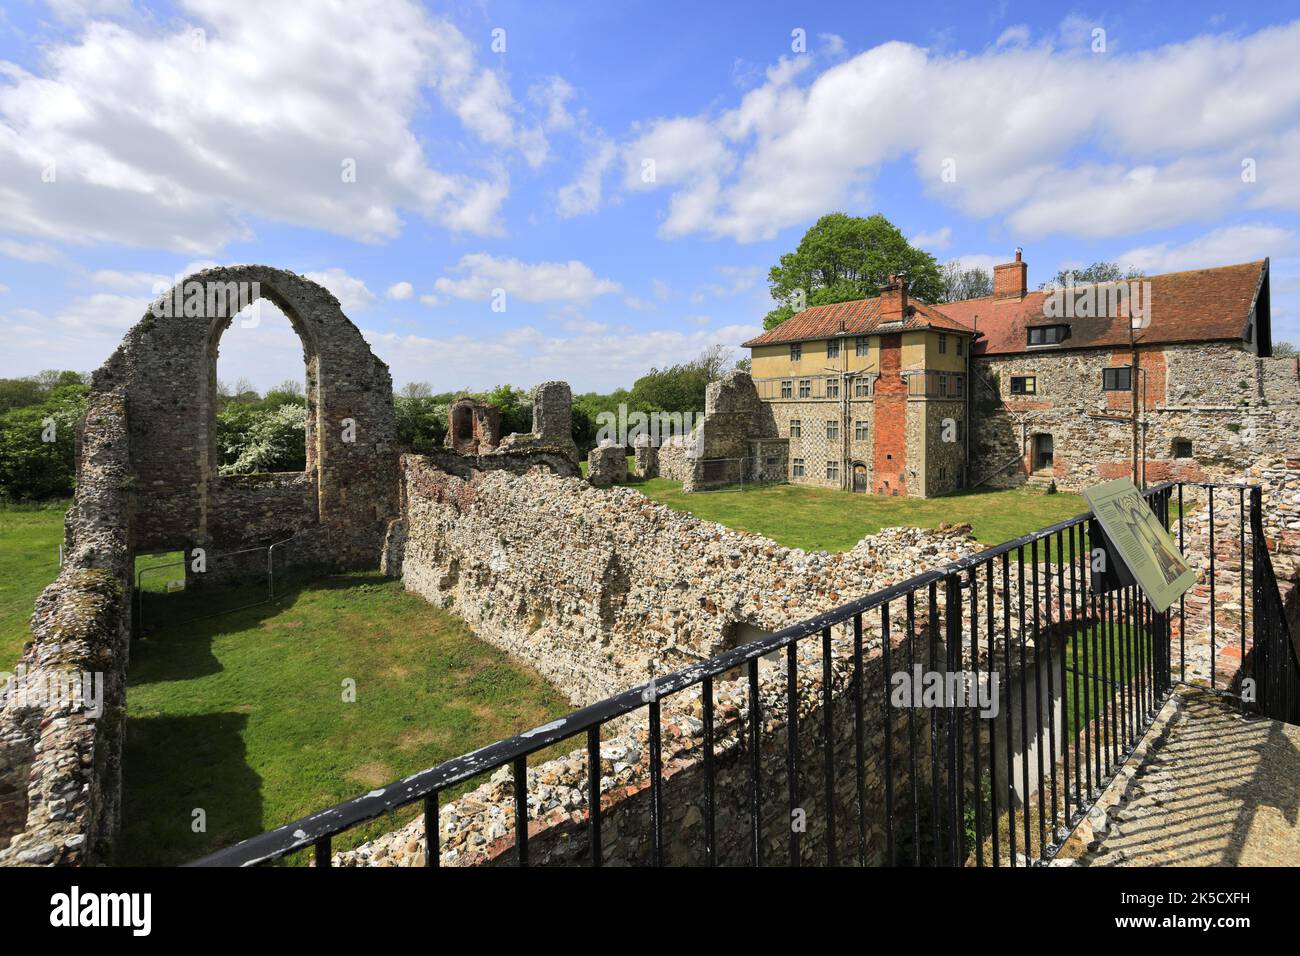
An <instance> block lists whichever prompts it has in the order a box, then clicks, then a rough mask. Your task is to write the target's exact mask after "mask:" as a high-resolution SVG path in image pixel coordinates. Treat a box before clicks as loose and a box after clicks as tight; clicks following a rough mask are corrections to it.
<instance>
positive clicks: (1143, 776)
mask: <svg viewBox="0 0 1300 956" xmlns="http://www.w3.org/2000/svg"><path fill="white" fill-rule="evenodd" d="M1162 725H1163V726H1162ZM1152 733H1153V734H1155V735H1156V736H1155V738H1154V739H1152V738H1150V737H1148V746H1146V747H1144V748H1142V750H1141V751H1140V752H1138V753H1136V754H1134V760H1133V762H1132V764H1131V766H1130V767H1129V768H1128V772H1127V773H1121V774H1120V775H1119V777H1118V778H1117V779H1116V781H1115V783H1113V784H1112V785H1111V789H1110V790H1109V791H1108V792H1107V793H1106V794H1105V795H1104V796H1103V798H1102V800H1100V801H1098V807H1097V808H1094V810H1093V813H1092V814H1090V817H1089V820H1088V821H1087V822H1086V823H1085V825H1084V830H1085V833H1082V834H1080V835H1079V836H1081V837H1083V839H1085V840H1086V841H1087V845H1086V849H1085V848H1084V847H1079V849H1080V850H1081V851H1082V852H1081V854H1080V856H1079V858H1078V859H1077V861H1076V865H1083V866H1300V727H1297V726H1292V725H1290V724H1283V723H1278V722H1277V721H1272V720H1266V719H1261V718H1254V717H1251V718H1243V717H1242V716H1241V715H1240V713H1239V712H1238V710H1237V707H1236V706H1235V705H1234V704H1233V703H1232V702H1230V701H1227V700H1225V699H1224V698H1221V697H1218V696H1217V695H1214V694H1211V693H1209V692H1207V691H1204V690H1200V689H1196V688H1181V689H1180V690H1179V691H1178V692H1177V693H1176V694H1175V695H1174V696H1173V697H1172V698H1171V699H1170V701H1169V702H1168V703H1167V704H1166V705H1165V709H1164V710H1162V712H1161V715H1160V718H1159V720H1158V721H1157V726H1156V727H1155V728H1153V730H1152ZM1076 845H1077V844H1076ZM1071 855H1072V854H1071ZM1061 862H1062V863H1064V862H1065V861H1064V860H1062V861H1061Z"/></svg>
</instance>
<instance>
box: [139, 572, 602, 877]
mask: <svg viewBox="0 0 1300 956" xmlns="http://www.w3.org/2000/svg"><path fill="white" fill-rule="evenodd" d="M146 600H147V601H148V605H147V607H146V611H147V612H149V613H150V614H151V617H152V620H153V621H154V622H156V623H157V624H158V625H159V627H158V629H157V630H155V631H153V632H151V634H150V636H149V637H148V639H146V640H137V641H135V642H134V644H133V647H132V649H131V669H130V675H129V684H128V691H127V704H128V719H127V743H126V753H125V780H124V806H123V812H122V823H123V825H122V835H121V838H120V840H119V841H118V847H119V849H118V855H117V860H116V862H117V863H125V864H171V863H180V862H183V861H186V860H191V859H194V858H196V857H198V856H201V855H203V854H204V853H207V852H210V851H212V850H215V849H218V848H220V847H223V846H227V845H230V844H232V843H235V842H237V841H238V840H241V839H243V838H245V837H248V836H252V835H253V834H256V833H258V832H261V831H263V830H267V829H271V828H273V827H276V826H279V825H281V824H283V823H288V822H289V821H291V820H294V819H297V818H298V817H301V816H305V815H307V814H309V813H313V812H315V811H318V810H323V809H325V808H326V807H329V806H331V805H333V804H336V803H340V802H342V801H345V800H348V799H351V798H353V797H356V796H358V795H360V794H362V793H365V792H366V791H367V790H369V789H372V788H375V787H379V786H383V785H385V784H388V783H391V782H393V781H395V780H398V779H399V778H401V777H403V776H406V775H409V774H411V773H414V772H415V771H418V770H422V769H424V768H426V767H430V766H433V765H434V764H437V763H439V762H441V761H443V760H446V759H448V758H451V757H455V756H459V755H460V754H462V753H465V752H467V751H470V750H473V749H475V748H476V747H479V746H482V745H483V744H486V743H490V742H492V741H494V740H497V739H500V738H502V737H508V736H511V735H512V734H515V733H517V732H519V731H521V730H526V729H529V728H531V727H534V726H536V725H538V724H541V723H544V722H546V721H547V720H550V719H553V718H554V717H556V716H559V715H561V714H564V713H568V711H569V710H571V707H570V705H569V703H568V702H567V701H566V700H565V699H564V698H563V697H562V696H561V695H560V694H559V693H558V692H557V691H555V690H554V689H553V688H552V687H551V686H550V685H549V684H547V683H546V682H545V681H544V680H542V678H541V677H539V676H538V675H537V674H536V673H534V672H532V671H530V670H529V669H527V668H525V667H522V666H520V665H519V664H517V663H514V662H511V661H509V660H508V659H507V657H506V655H505V654H503V653H501V652H500V651H497V650H496V649H494V648H492V647H490V646H489V645H487V644H484V643H483V642H481V641H479V640H478V639H476V638H475V637H474V636H473V635H472V634H471V633H470V631H469V630H468V628H466V627H465V625H464V624H462V623H461V622H460V621H459V620H458V619H456V618H455V617H453V616H452V615H451V614H449V613H447V612H446V611H442V610H440V609H438V608H435V607H433V606H432V605H430V604H429V603H427V602H426V601H424V600H423V599H422V598H420V597H417V596H416V595H413V594H408V593H406V592H405V591H404V590H403V589H402V586H401V583H400V582H398V581H391V580H387V579H385V578H383V577H381V576H379V575H377V574H354V575H341V576H334V577H330V578H326V579H324V580H320V581H317V582H315V583H312V584H310V585H307V586H305V587H302V588H301V589H300V590H297V591H290V592H289V593H288V594H287V596H286V597H284V598H283V599H282V600H280V601H278V602H277V603H275V604H264V605H262V606H260V607H252V608H246V609H244V610H237V611H234V612H231V613H229V614H224V615H220V616H216V617H207V618H201V619H198V620H193V619H192V618H193V617H194V615H195V614H197V613H200V612H204V611H208V610H210V608H211V605H210V599H208V600H205V601H204V603H203V604H202V605H197V603H196V602H198V601H199V600H200V596H199V595H197V594H193V595H187V594H185V593H184V592H182V593H180V594H173V595H156V594H155V595H150V596H148V597H147V598H146ZM187 620H188V622H187V623H186V621H187ZM348 679H351V680H354V681H355V682H356V701H355V703H347V702H344V700H343V693H344V687H343V682H344V681H345V680H348ZM581 745H582V742H581V741H577V742H570V743H567V744H561V745H558V746H557V747H556V748H553V751H554V753H563V752H567V751H568V750H571V749H574V748H575V747H579V746H581ZM550 753H551V752H550V751H548V752H547V755H549V754H550ZM533 759H534V760H541V759H545V757H544V756H543V755H539V756H537V757H535V758H533ZM480 782H482V781H481V780H475V781H472V782H470V784H469V785H467V786H466V787H463V788H462V790H463V789H470V788H472V787H473V786H475V785H477V784H478V783H480ZM196 809H202V810H203V811H205V813H206V818H207V820H206V824H207V829H206V832H203V833H195V832H193V829H192V827H191V822H192V820H193V814H194V811H195V810H196ZM415 812H418V806H417V807H414V808H411V809H410V810H408V811H407V812H405V813H402V814H400V815H394V816H392V817H389V818H384V819H380V820H378V821H375V822H374V823H372V824H370V825H367V826H365V827H361V828H358V829H357V830H354V831H352V832H351V833H350V834H349V835H348V836H346V837H342V838H340V839H338V840H336V841H335V847H336V848H337V849H342V848H346V847H349V846H353V845H355V844H356V843H358V842H360V841H361V840H362V839H363V838H366V837H370V836H374V835H376V834H378V833H382V832H384V831H386V830H389V829H392V828H393V827H395V826H397V825H399V824H400V823H401V822H403V821H404V820H405V819H408V818H409V817H410V816H411V815H412V814H413V813H415ZM304 857H305V855H303V854H300V855H298V858H297V860H296V862H305V859H304Z"/></svg>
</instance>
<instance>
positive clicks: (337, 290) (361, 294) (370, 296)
mask: <svg viewBox="0 0 1300 956" xmlns="http://www.w3.org/2000/svg"><path fill="white" fill-rule="evenodd" d="M304 275H305V276H306V277H307V278H308V279H310V280H311V281H312V282H316V283H319V284H320V285H323V286H324V287H325V288H327V289H329V290H330V291H331V292H332V293H334V298H336V299H338V300H339V305H340V306H342V308H343V311H344V312H345V313H348V312H360V311H362V310H363V309H366V308H368V307H369V306H370V305H372V304H373V303H374V301H375V294H374V293H373V292H371V291H370V290H369V289H368V288H366V284H365V282H364V281H362V280H361V279H358V278H356V277H355V276H350V275H348V274H347V273H346V272H344V271H343V270H342V269H339V268H337V267H336V268H333V269H326V270H325V271H324V272H306V273H304Z"/></svg>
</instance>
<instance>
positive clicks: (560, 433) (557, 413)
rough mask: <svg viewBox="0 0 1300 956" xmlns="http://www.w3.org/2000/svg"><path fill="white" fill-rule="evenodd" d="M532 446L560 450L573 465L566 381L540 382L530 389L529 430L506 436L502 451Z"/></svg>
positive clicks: (574, 447) (570, 395)
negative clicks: (531, 400) (531, 408)
mask: <svg viewBox="0 0 1300 956" xmlns="http://www.w3.org/2000/svg"><path fill="white" fill-rule="evenodd" d="M534 446H540V447H546V448H558V449H561V450H562V451H563V452H564V453H565V454H566V455H568V456H569V458H570V459H572V460H573V462H574V464H577V462H578V446H577V444H576V443H575V442H574V440H573V392H572V390H571V389H570V388H569V383H568V382H543V383H542V384H541V385H538V386H537V388H535V389H534V390H533V430H532V431H531V432H528V433H527V434H522V435H521V434H519V433H515V434H513V435H507V436H506V437H505V438H504V439H503V440H502V442H501V450H502V451H518V450H521V449H525V448H530V447H534Z"/></svg>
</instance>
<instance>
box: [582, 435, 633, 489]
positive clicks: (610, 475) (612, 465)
mask: <svg viewBox="0 0 1300 956" xmlns="http://www.w3.org/2000/svg"><path fill="white" fill-rule="evenodd" d="M587 480H588V481H589V482H591V483H592V485H594V486H595V487H597V488H608V487H609V486H610V485H616V484H621V483H623V482H625V481H627V449H626V448H624V447H623V446H622V445H601V446H600V447H599V448H593V449H592V450H591V451H590V452H589V453H588V454H587Z"/></svg>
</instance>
